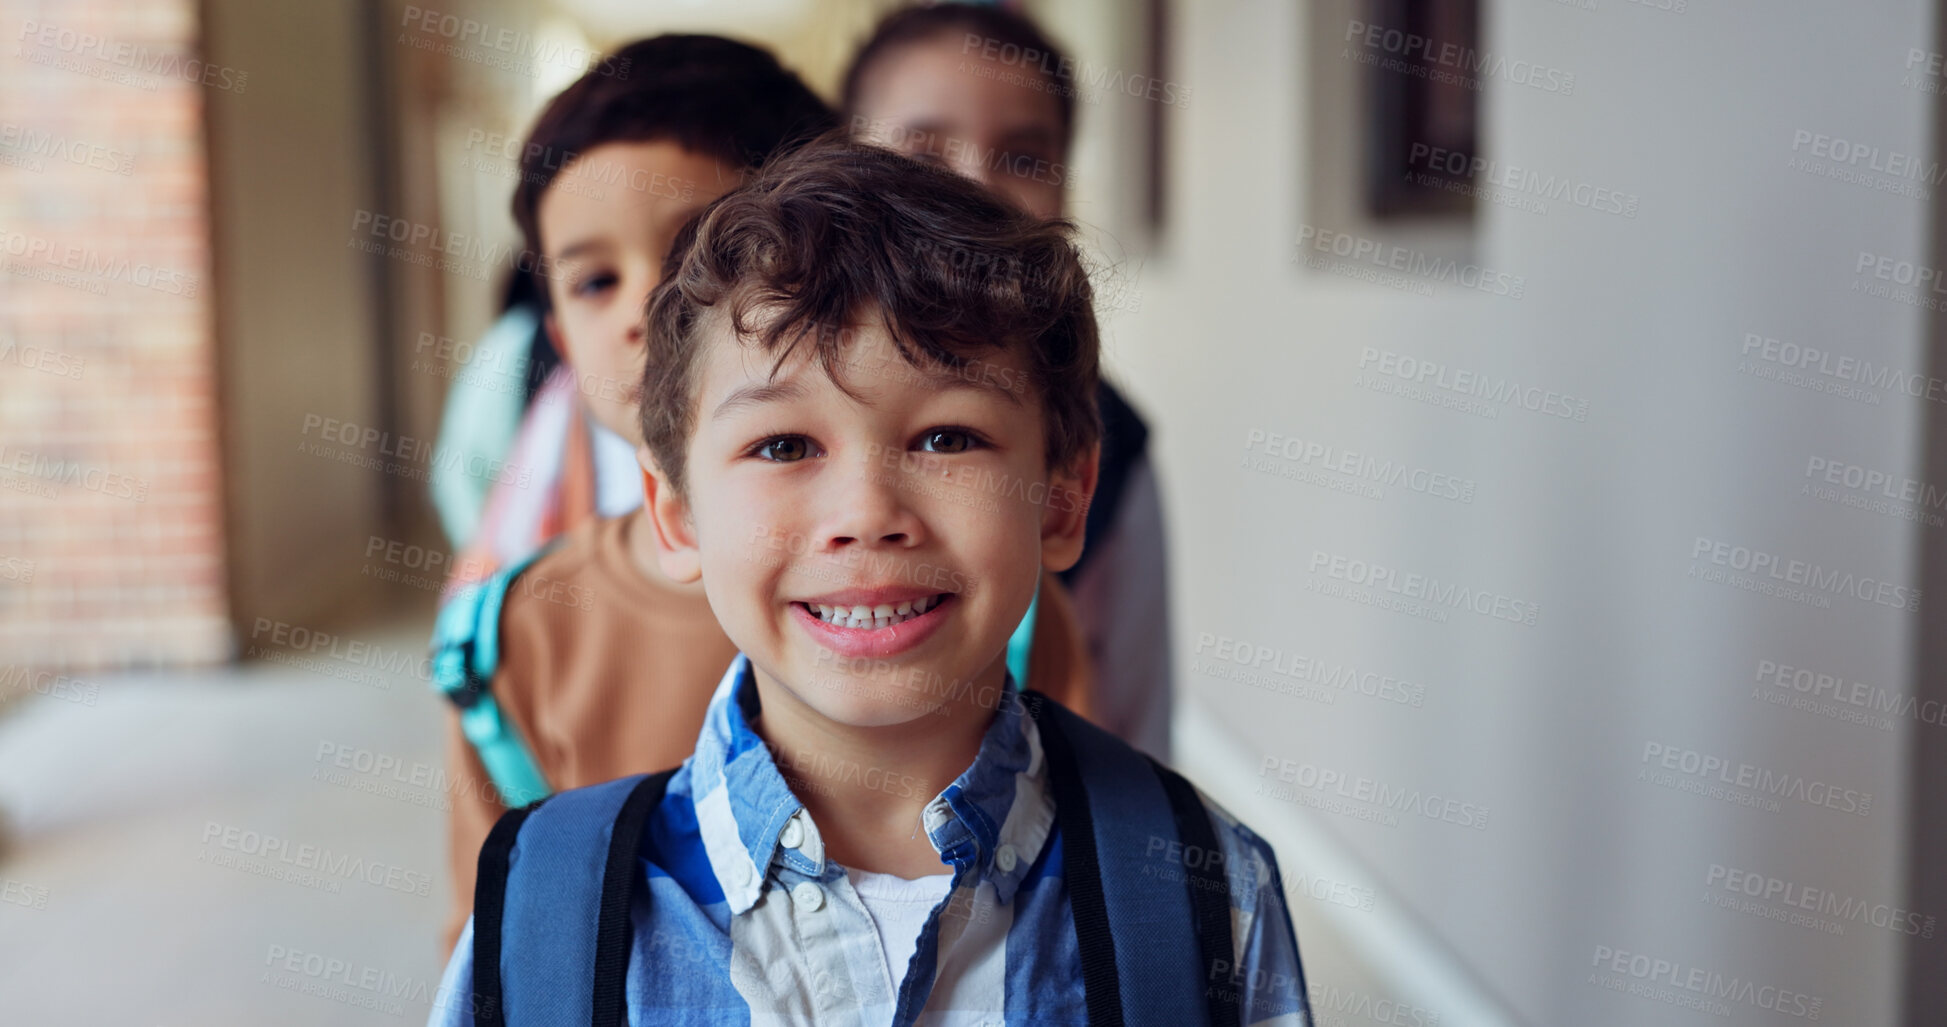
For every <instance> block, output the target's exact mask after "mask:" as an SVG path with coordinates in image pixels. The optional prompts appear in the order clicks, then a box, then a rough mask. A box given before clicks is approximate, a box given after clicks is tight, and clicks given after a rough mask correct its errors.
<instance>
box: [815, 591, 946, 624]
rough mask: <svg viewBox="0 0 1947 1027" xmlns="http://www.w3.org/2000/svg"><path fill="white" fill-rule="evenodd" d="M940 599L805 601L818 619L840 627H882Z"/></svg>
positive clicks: (918, 613)
mask: <svg viewBox="0 0 1947 1027" xmlns="http://www.w3.org/2000/svg"><path fill="white" fill-rule="evenodd" d="M939 600H940V597H939V596H927V597H925V598H923V599H910V600H906V601H904V602H900V603H880V604H879V605H877V606H827V605H825V604H824V603H806V604H805V605H806V606H808V607H810V608H811V612H812V613H815V614H817V615H818V619H819V620H822V621H824V622H825V623H827V624H836V625H837V626H839V627H841V628H884V627H890V626H892V625H894V624H900V623H904V622H905V621H909V620H911V619H913V618H914V617H917V616H919V615H920V614H922V613H925V612H926V611H927V610H929V609H932V608H933V606H934V604H936V603H938V602H939Z"/></svg>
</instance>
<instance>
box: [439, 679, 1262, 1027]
mask: <svg viewBox="0 0 1947 1027" xmlns="http://www.w3.org/2000/svg"><path fill="white" fill-rule="evenodd" d="M1022 700H1023V702H1024V704H1025V705H1026V707H1027V709H1028V713H1029V715H1030V716H1032V717H1034V719H1035V724H1036V726H1037V728H1038V729H1039V733H1040V736H1041V744H1042V750H1043V752H1044V754H1045V756H1046V758H1047V761H1048V775H1049V788H1050V791H1051V794H1052V797H1053V799H1054V801H1055V824H1056V830H1057V831H1058V832H1059V834H1060V837H1061V839H1062V842H1061V844H1062V859H1063V861H1064V866H1063V867H1062V877H1063V882H1064V884H1065V886H1066V887H1067V888H1068V891H1069V902H1070V906H1071V909H1072V911H1073V916H1074V921H1075V933H1076V937H1077V941H1078V949H1079V953H1080V958H1081V967H1082V982H1083V989H1084V995H1085V1001H1086V1005H1087V1009H1088V1022H1089V1023H1090V1024H1092V1025H1109V1027H1120V1025H1121V1024H1124V1023H1131V1024H1135V1023H1166V1024H1170V1025H1172V1027H1176V1025H1183V1024H1209V1025H1210V1027H1237V1025H1238V1024H1239V1022H1240V1020H1241V1014H1242V1010H1241V1009H1240V1007H1239V1001H1238V999H1239V994H1238V992H1237V991H1236V990H1234V989H1230V988H1226V987H1213V986H1211V985H1210V983H1209V982H1211V981H1213V980H1216V979H1218V978H1219V975H1220V973H1221V971H1220V970H1219V968H1220V967H1223V968H1228V967H1229V966H1230V964H1231V961H1232V951H1233V949H1232V945H1233V941H1232V937H1231V909H1230V881H1229V879H1228V877H1227V875H1226V872H1225V871H1224V870H1223V869H1222V868H1221V866H1218V865H1216V864H1217V863H1220V862H1221V861H1213V860H1199V861H1194V862H1196V863H1197V864H1198V865H1197V866H1195V867H1191V866H1189V865H1187V864H1189V863H1190V862H1193V861H1190V860H1185V861H1184V863H1185V866H1184V867H1183V869H1184V871H1185V873H1184V884H1185V888H1184V889H1183V890H1181V891H1179V890H1177V889H1173V888H1162V887H1158V886H1157V880H1156V878H1155V877H1153V876H1149V875H1147V874H1145V873H1144V872H1143V871H1144V869H1145V863H1146V861H1147V860H1149V859H1150V858H1151V857H1149V856H1148V855H1146V853H1148V852H1151V851H1153V849H1152V848H1151V846H1152V839H1155V838H1166V839H1175V840H1176V841H1179V842H1180V843H1181V844H1182V845H1183V846H1184V847H1185V849H1186V850H1187V849H1189V847H1191V846H1198V847H1201V848H1200V851H1202V852H1206V853H1209V852H1221V851H1222V850H1221V849H1220V848H1218V840H1217V831H1216V827H1215V825H1214V824H1212V822H1211V820H1210V816H1209V812H1208V810H1207V809H1206V808H1205V807H1204V806H1203V802H1202V799H1201V798H1200V797H1199V796H1198V795H1197V791H1196V789H1195V788H1194V787H1192V786H1191V784H1190V783H1189V782H1188V781H1187V780H1185V779H1184V778H1183V777H1182V776H1181V775H1179V774H1177V773H1176V772H1175V771H1172V770H1170V769H1169V768H1167V767H1165V766H1163V765H1162V764H1160V763H1157V762H1156V761H1154V760H1152V759H1150V758H1149V757H1148V756H1145V755H1143V754H1142V753H1140V752H1138V751H1136V750H1135V749H1133V748H1130V747H1129V746H1127V745H1125V744H1123V743H1122V742H1120V741H1118V740H1116V739H1115V738H1114V737H1113V736H1111V735H1109V734H1108V733H1106V732H1104V731H1102V730H1101V729H1100V728H1097V727H1095V726H1094V725H1092V724H1090V723H1088V722H1087V721H1086V720H1084V719H1082V718H1081V717H1080V716H1078V715H1077V714H1075V713H1073V712H1071V711H1069V710H1068V709H1066V708H1064V707H1063V706H1061V705H1060V704H1058V703H1056V702H1054V701H1053V700H1051V699H1049V698H1047V697H1046V696H1043V695H1041V694H1040V693H1039V692H1035V691H1032V690H1030V691H1027V692H1024V693H1022ZM674 774H675V771H674V770H666V771H663V772H662V773H659V774H637V775H634V776H632V777H626V778H621V779H618V780H615V781H610V782H607V783H604V784H599V785H594V786H591V787H588V788H578V789H574V790H572V791H567V792H563V793H561V794H560V795H557V796H554V797H553V798H551V799H548V800H546V801H544V802H540V803H536V804H534V805H532V806H527V807H523V808H521V809H515V810H509V811H508V812H507V813H506V814H504V815H503V816H502V817H501V818H500V821H499V822H498V823H496V824H495V825H494V828H493V831H492V832H491V833H490V834H489V835H488V836H487V841H486V844H484V845H483V846H481V849H480V871H479V877H478V879H477V882H476V884H475V888H474V897H473V903H474V905H473V996H472V999H473V1011H474V1023H475V1024H476V1025H479V1027H487V1025H513V1027H528V1025H531V1024H583V1023H588V1024H594V1025H596V1027H622V1025H623V1024H626V1023H627V1022H628V1010H627V1008H626V1006H627V996H626V981H627V977H628V963H629V954H630V952H631V950H632V948H633V944H634V935H633V931H634V926H633V923H632V921H631V918H630V909H631V905H632V904H633V903H636V902H646V900H647V892H648V889H647V888H646V887H644V885H643V873H642V870H641V867H640V866H639V863H638V861H639V859H640V858H641V855H642V853H641V845H642V839H643V837H644V835H645V834H646V829H647V827H648V823H649V817H650V815H651V814H652V813H653V812H654V811H655V809H656V807H657V805H658V804H660V803H661V801H662V797H663V793H664V790H665V788H666V787H667V786H668V783H669V779H670V777H671V776H672V775H674ZM1165 810H1167V811H1168V812H1167V814H1166V813H1164V812H1163V811H1165ZM517 842H518V844H517ZM598 859H599V860H600V862H601V865H602V867H603V871H602V875H601V879H600V881H599V883H597V881H596V880H595V878H594V876H593V875H592V874H591V873H590V872H589V869H588V868H590V867H592V866H594V865H595V864H596V862H597V860H598ZM1151 869H1153V868H1151ZM1272 874H1273V875H1275V874H1276V871H1275V870H1273V871H1272ZM1270 887H1279V888H1281V886H1280V885H1279V884H1278V883H1277V881H1276V878H1275V876H1274V877H1273V879H1272V883H1271V884H1270ZM1186 953H1196V958H1194V959H1191V958H1186V956H1185V954H1186Z"/></svg>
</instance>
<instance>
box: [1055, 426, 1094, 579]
mask: <svg viewBox="0 0 1947 1027" xmlns="http://www.w3.org/2000/svg"><path fill="white" fill-rule="evenodd" d="M1101 463H1102V447H1101V445H1100V444H1097V445H1094V446H1091V447H1089V450H1088V452H1086V453H1084V454H1082V455H1081V456H1080V457H1077V458H1076V459H1075V461H1074V462H1073V463H1071V464H1069V465H1068V467H1066V468H1064V469H1062V470H1059V471H1056V472H1055V473H1054V474H1052V475H1050V476H1049V477H1048V499H1047V502H1046V503H1045V504H1044V505H1043V506H1042V508H1041V566H1043V567H1045V568H1047V569H1048V570H1051V571H1054V572H1055V573H1057V574H1059V573H1061V572H1062V571H1065V570H1067V569H1068V568H1070V567H1073V566H1075V562H1076V561H1077V560H1080V559H1081V558H1082V544H1083V543H1084V542H1085V541H1086V540H1087V539H1086V530H1087V528H1088V505H1089V503H1090V502H1091V501H1093V500H1094V498H1095V480H1096V476H1097V474H1098V473H1099V472H1100V469H1101Z"/></svg>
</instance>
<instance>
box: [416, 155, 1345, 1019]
mask: <svg viewBox="0 0 1947 1027" xmlns="http://www.w3.org/2000/svg"><path fill="white" fill-rule="evenodd" d="M685 235H686V237H685V238H679V239H678V241H677V246H678V252H679V253H680V254H681V257H680V263H674V260H675V259H676V258H672V261H673V264H672V268H671V271H670V273H669V274H668V275H667V276H666V277H665V280H664V282H663V284H662V285H661V286H659V287H658V289H657V290H656V293H655V294H654V296H653V297H652V298H651V300H650V309H649V317H648V333H647V334H648V339H647V359H646V364H647V368H646V373H645V376H644V390H643V399H642V437H643V439H644V449H643V462H644V466H645V467H646V468H648V469H649V470H650V472H651V478H650V482H649V485H648V487H649V495H648V509H649V512H650V516H651V518H652V521H653V526H654V534H655V545H656V551H657V558H658V561H659V563H660V566H661V568H662V570H663V572H664V573H665V574H667V575H668V576H669V577H670V578H671V579H672V580H673V581H677V582H684V583H700V585H701V587H702V588H703V590H704V592H705V594H706V596H707V597H708V599H709V603H710V606H711V609H712V610H714V611H715V613H716V616H717V618H718V621H719V623H720V624H721V625H722V627H723V630H724V632H725V633H726V634H728V635H729V636H730V638H731V640H732V641H734V642H735V643H736V645H737V647H738V649H739V650H740V651H739V654H738V656H737V657H736V658H735V659H734V660H733V661H732V663H731V665H730V668H729V670H728V672H727V673H726V674H725V675H724V678H723V681H722V683H721V684H720V685H719V686H718V688H717V690H716V693H715V694H714V696H713V697H712V698H711V701H710V708H709V710H708V713H707V714H706V717H705V722H704V727H703V730H702V732H701V734H700V735H699V737H698V739H697V746H696V751H695V753H694V754H693V755H692V756H691V757H690V758H689V759H688V760H686V761H684V763H683V765H682V767H680V768H679V769H677V770H676V771H675V772H673V774H669V775H666V776H665V775H657V776H653V777H647V778H640V779H625V780H623V781H618V782H611V783H609V784H606V785H601V786H597V787H595V788H590V789H578V790H576V791H573V792H568V793H564V794H562V795H559V796H556V797H555V798H553V799H550V800H548V801H547V802H546V803H544V804H542V805H540V806H539V807H536V808H533V809H531V810H521V811H516V812H514V813H510V814H509V815H508V817H507V818H506V819H503V821H502V822H501V824H500V825H499V826H497V827H496V828H495V831H494V837H493V838H491V839H489V841H488V843H487V845H486V847H485V848H483V850H482V857H481V860H482V863H481V865H482V873H481V877H482V881H483V886H482V889H481V891H480V893H479V894H478V895H477V896H476V905H475V916H474V921H473V922H472V925H471V926H470V927H469V930H468V934H467V935H466V936H465V937H464V938H463V940H462V943H461V945H460V946H459V948H458V949H457V950H456V951H455V953H454V959H453V962H452V964H451V965H450V966H449V967H448V972H447V977H446V980H445V982H444V983H443V985H442V990H443V993H446V994H458V995H467V996H470V997H471V1001H470V1002H460V1003H452V1004H450V1008H446V1009H443V1010H442V1011H441V1012H440V1013H437V1014H436V1015H435V1020H434V1022H436V1023H470V1022H473V1017H472V1015H471V1014H470V1013H469V1012H468V1010H469V1009H481V1010H491V1011H492V1014H491V1015H492V1016H499V1015H501V1014H502V1013H504V1014H505V1018H506V1022H510V1023H520V1022H523V1016H524V1015H525V1014H527V1012H528V1011H529V1010H540V1009H543V1008H546V1009H549V1010H553V1011H555V1012H557V1013H560V1014H561V1015H562V1016H563V1021H562V1022H580V1020H581V1019H582V1017H581V1016H580V1015H579V1014H580V1010H582V1009H584V1008H593V1009H595V1010H597V1011H598V1013H599V1011H600V1010H604V1009H606V1010H608V1011H609V1014H610V1015H612V1016H613V1015H617V1013H618V1012H619V1011H620V1009H621V1008H622V1007H626V1016H627V1019H628V1021H629V1022H631V1023H636V1024H647V1023H684V1024H696V1023H709V1024H716V1023H724V1024H732V1023H735V1024H743V1023H804V1024H848V1025H850V1024H858V1025H868V1024H869V1025H873V1027H878V1025H882V1024H886V1023H892V1024H895V1025H906V1024H915V1023H929V1024H931V1023H939V1024H976V1023H993V1022H1002V1023H1006V1024H1023V1023H1030V1022H1032V1023H1044V1022H1047V1023H1084V1022H1095V1023H1103V1022H1113V1021H1116V1020H1117V1019H1118V1018H1120V1019H1122V1020H1126V1022H1131V1023H1168V1024H1172V1025H1176V1024H1184V1023H1198V1022H1208V1023H1213V1024H1214V1023H1225V1024H1235V1023H1253V1024H1256V1023H1275V1024H1304V1023H1306V1022H1307V1012H1306V1006H1305V998H1304V985H1303V974H1302V970H1301V969H1300V966H1299V961H1298V953H1297V946H1296V941H1295V939H1294V937H1293V935H1292V929H1291V923H1290V920H1289V918H1288V916H1287V913H1286V910H1285V907H1284V903H1283V895H1282V883H1281V880H1280V878H1279V876H1278V872H1277V866H1276V862H1275V860H1274V859H1273V857H1272V855H1271V852H1270V850H1269V848H1268V846H1266V845H1264V844H1263V842H1262V841H1260V840H1259V839H1258V838H1257V837H1256V835H1254V834H1253V833H1252V832H1251V831H1250V830H1249V829H1248V828H1246V827H1244V826H1243V825H1241V824H1239V823H1237V822H1236V821H1235V820H1234V819H1232V818H1231V817H1230V816H1229V815H1228V814H1227V813H1225V812H1224V811H1223V810H1222V809H1221V808H1220V807H1217V806H1216V805H1215V804H1214V803H1211V802H1209V800H1208V799H1206V798H1204V797H1202V796H1201V795H1200V794H1199V793H1197V792H1196V791H1195V790H1194V789H1193V788H1191V787H1190V786H1189V785H1188V783H1187V782H1184V781H1183V780H1182V778H1180V777H1178V776H1176V775H1175V774H1173V773H1171V772H1169V771H1167V770H1164V769H1162V768H1161V767H1160V765H1156V764H1153V763H1151V762H1149V761H1147V760H1146V758H1145V757H1143V756H1141V755H1140V754H1138V753H1137V752H1136V751H1135V750H1134V749H1131V748H1130V747H1129V746H1128V745H1127V744H1125V743H1123V742H1120V741H1118V740H1116V739H1115V738H1113V737H1112V736H1110V735H1108V734H1106V733H1105V732H1102V731H1101V730H1099V729H1097V728H1094V727H1092V726H1091V725H1089V724H1088V723H1087V722H1085V721H1083V720H1082V719H1081V718H1079V717H1076V716H1074V715H1073V714H1071V713H1069V712H1068V711H1066V710H1065V709H1063V708H1061V707H1060V706H1059V705H1057V704H1055V703H1054V702H1052V701H1050V700H1048V699H1046V698H1045V697H1043V696H1041V695H1039V694H1038V693H1035V692H1028V693H1021V692H1018V691H1016V690H1015V689H1014V688H1013V686H1012V682H1011V681H1010V680H1009V675H1008V670H1007V664H1006V660H1005V650H1006V647H1007V642H1008V637H1009V635H1010V634H1011V633H1012V631H1013V629H1014V627H1015V625H1016V624H1017V623H1018V622H1019V621H1020V619H1021V617H1022V615H1023V613H1024V612H1025V611H1026V610H1027V608H1028V604H1029V602H1030V600H1031V599H1032V597H1033V594H1034V591H1035V583H1036V581H1037V580H1038V578H1039V576H1040V575H1041V573H1042V572H1043V570H1044V569H1045V570H1049V571H1059V570H1060V569H1062V568H1063V567H1066V566H1068V565H1070V564H1072V563H1073V562H1074V561H1075V560H1076V559H1077V558H1078V557H1079V555H1080V553H1081V548H1082V544H1083V528H1084V524H1085V520H1086V512H1087V506H1088V497H1089V495H1090V493H1091V492H1092V491H1093V489H1094V487H1095V463H1096V459H1097V446H1098V438H1099V433H1100V424H1099V420H1098V418H1097V414H1096V411H1095V409H1094V406H1093V398H1092V397H1093V394H1094V393H1093V390H1094V387H1095V383H1096V374H1097V360H1098V342H1097V335H1096V327H1095V319H1094V314H1093V311H1092V309H1091V303H1092V298H1091V293H1090V288H1089V284H1088V279H1087V276H1086V274H1085V273H1084V271H1083V269H1082V266H1081V264H1080V261H1079V259H1078V257H1077V255H1076V253H1075V250H1074V248H1073V246H1072V244H1071V243H1070V242H1069V240H1068V238H1067V226H1066V225H1064V224H1062V223H1059V222H1049V221H1044V220H1042V219H1039V218H1036V217H1033V216H1032V215H1029V214H1027V213H1025V212H1022V211H1019V210H1017V209H1015V208H1013V207H1011V206H1009V205H1007V204H1006V203H1005V202H1004V201H1000V200H997V199H995V198H993V197H992V196H990V194H988V193H986V192H984V191H983V190H981V189H980V188H979V187H978V186H977V185H975V184H974V183H971V182H969V181H967V180H965V179H963V178H960V177H957V176H954V175H952V174H950V173H948V172H945V171H942V170H939V169H936V168H930V167H927V166H925V165H922V164H920V163H918V162H916V161H913V160H911V159H909V158H906V157H902V156H899V155H897V154H894V153H892V152H890V151H886V150H881V149H878V148H874V147H868V146H860V145H854V144H845V143H839V142H833V141H827V142H824V143H822V144H819V145H815V146H812V147H808V148H806V149H805V150H802V151H800V152H798V153H797V154H794V155H792V156H791V157H788V158H785V159H783V160H781V161H779V162H777V163H776V164H774V165H772V166H770V167H768V168H767V169H766V170H765V171H764V172H763V173H762V174H761V175H760V177H759V179H758V180H757V181H756V182H754V183H753V184H751V185H748V186H746V187H744V188H742V189H739V190H737V191H735V192H733V193H731V194H729V195H728V196H726V197H724V198H723V199H721V200H719V201H717V202H716V203H714V204H712V205H711V206H710V207H709V208H708V209H707V210H706V211H705V212H704V213H703V215H702V216H701V218H700V219H699V220H698V221H697V222H695V223H694V224H693V225H692V226H690V228H688V229H686V233H685ZM955 255H963V256H965V257H967V258H970V259H977V260H979V261H981V262H982V263H983V264H985V265H988V266H993V267H1020V268H1027V269H1031V273H1029V274H1026V275H1023V276H1022V277H1021V278H1019V279H1018V280H1017V281H1015V282H1014V283H1013V285H1012V287H1010V286H1009V285H1008V283H1005V282H1002V283H998V286H997V283H996V282H994V281H992V280H985V281H981V282H975V281H973V280H972V279H970V278H969V277H968V276H967V275H965V274H964V273H962V272H961V271H959V270H956V265H957V264H958V262H959V261H958V257H956V256H955ZM777 540H783V544H781V545H773V544H772V543H773V542H775V541H777ZM591 811H592V812H591ZM604 849H605V850H606V853H607V859H606V864H605V866H606V869H605V870H604V869H603V868H604V863H603V859H602V850H604ZM1186 854H1188V855H1187V856H1186ZM1212 868H1217V869H1212ZM597 878H599V879H600V881H601V887H600V889H599V893H600V894H599V898H600V901H599V903H597V902H595V901H594V898H593V893H594V891H595V889H594V885H593V884H592V883H591V882H593V881H594V880H595V879H597ZM598 906H599V909H600V910H601V915H600V916H599V919H598V922H597V923H596V924H595V925H594V927H593V929H587V926H586V921H585V920H584V919H583V917H584V915H592V914H591V911H593V910H595V909H596V908H597V907H598ZM475 926H478V927H480V931H479V933H478V934H476V933H475V931H474V927H475ZM591 964H592V970H593V973H592V975H591V974H590V972H589V971H590V969H591ZM477 968H484V969H485V972H483V973H479V974H476V973H475V971H476V969H477ZM591 979H592V981H593V982H594V986H593V992H592V995H590V994H585V992H587V990H588V988H589V984H588V982H589V981H590V980H591ZM462 1006H464V1007H467V1008H461V1007H462ZM481 1019H482V1021H483V1022H485V1021H486V1020H488V1019H489V1016H482V1017H481ZM597 1022H601V1021H600V1018H599V1015H598V1017H597Z"/></svg>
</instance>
